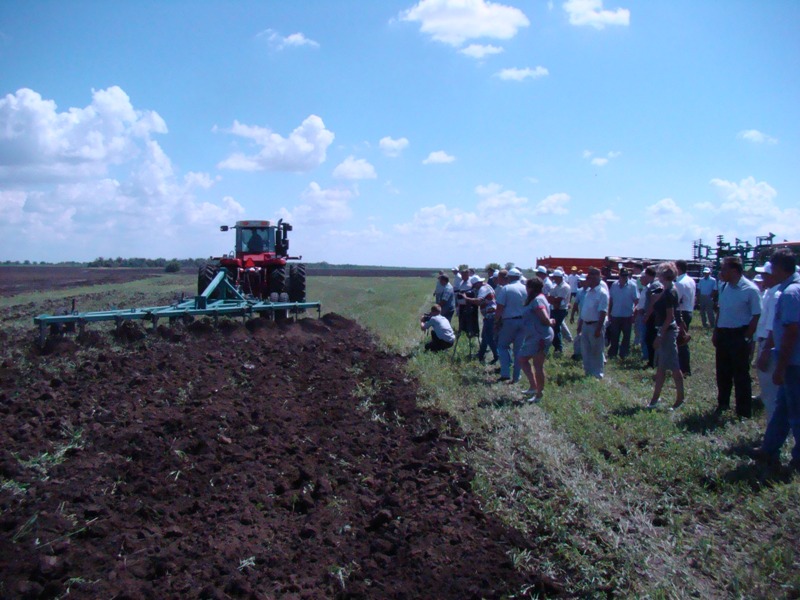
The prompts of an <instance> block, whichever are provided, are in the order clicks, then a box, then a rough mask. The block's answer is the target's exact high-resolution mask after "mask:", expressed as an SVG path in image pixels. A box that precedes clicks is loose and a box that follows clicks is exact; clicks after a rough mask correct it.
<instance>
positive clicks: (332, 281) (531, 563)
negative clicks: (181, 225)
mask: <svg viewBox="0 0 800 600" xmlns="http://www.w3.org/2000/svg"><path fill="white" fill-rule="evenodd" d="M193 286H194V277H189V276H184V275H179V276H176V277H174V278H169V279H167V278H163V277H160V278H156V279H153V280H146V281H139V282H132V283H131V284H125V285H124V286H119V288H118V289H116V290H114V291H115V294H114V301H115V303H116V305H117V306H140V305H142V303H143V302H145V301H147V302H149V303H152V301H153V299H154V298H155V299H160V300H159V301H163V299H164V298H169V297H170V295H175V294H179V293H180V292H181V291H185V292H187V293H190V294H191V293H193ZM433 287H434V281H433V280H432V279H431V280H428V279H418V278H366V277H363V278H362V277H335V278H334V277H316V278H314V277H312V278H310V279H309V282H308V297H309V299H311V300H320V301H321V302H322V305H323V313H327V312H336V313H339V314H341V315H344V316H347V317H351V318H354V319H356V320H358V321H359V322H360V323H361V324H362V325H364V326H365V327H368V328H369V329H370V330H372V331H373V332H375V333H376V334H377V335H378V336H379V338H380V340H381V341H382V343H383V345H384V347H386V348H388V349H389V350H390V351H394V352H397V353H399V354H402V355H404V356H407V357H408V358H409V362H408V370H409V373H410V374H412V375H414V376H416V377H417V378H418V379H419V381H420V383H421V390H420V396H419V399H418V401H419V403H420V404H421V405H422V406H428V407H431V408H435V409H437V410H443V411H445V412H447V413H448V414H449V415H451V416H452V417H453V419H454V422H456V423H457V424H458V428H459V429H458V430H457V431H452V432H446V433H449V434H450V435H455V436H459V437H462V438H464V439H465V441H466V444H465V446H464V447H463V448H462V449H459V450H454V451H453V452H454V455H453V458H454V460H461V461H466V462H468V463H469V464H470V465H471V466H472V467H473V469H474V470H475V472H476V477H475V479H474V482H473V489H474V491H475V492H476V494H478V497H479V499H480V502H481V503H482V505H483V507H484V508H485V510H487V511H488V512H490V513H492V514H494V515H496V516H498V517H499V518H501V519H502V520H503V521H504V522H505V523H507V524H508V525H510V526H512V527H515V528H517V529H519V530H520V531H522V532H524V533H525V534H526V535H527V536H528V539H529V540H530V542H531V544H532V545H533V547H534V548H535V550H534V551H532V552H527V551H523V550H521V549H520V550H516V551H514V552H513V553H512V555H510V560H512V561H513V562H514V564H515V565H516V566H517V568H519V569H520V570H523V571H531V572H534V571H535V572H541V573H545V574H548V575H551V576H552V577H555V578H557V579H559V580H561V581H565V582H566V584H567V587H568V589H569V591H570V592H571V593H572V594H574V595H576V596H578V597H598V598H600V597H602V598H605V597H608V596H609V594H611V595H615V596H617V597H628V598H684V597H691V596H694V597H722V598H727V597H730V598H740V597H741V598H751V597H752V598H784V597H785V598H792V597H795V598H796V597H800V554H799V553H798V552H797V549H798V548H800V519H799V518H798V516H799V515H800V478H799V477H797V476H794V477H792V476H790V475H788V474H786V473H773V472H770V471H767V470H765V469H764V468H763V467H761V466H759V465H757V464H755V463H754V462H753V461H752V460H751V459H750V458H748V455H747V453H746V449H747V448H749V447H751V446H754V445H757V444H758V443H759V441H760V437H761V435H762V433H763V430H764V427H765V423H764V417H763V413H760V412H757V413H756V414H755V416H754V417H753V418H752V419H745V420H739V419H737V418H736V417H734V416H733V415H731V414H727V415H725V416H723V417H721V418H718V417H716V416H715V415H714V414H713V409H714V408H715V404H716V401H715V397H716V387H715V383H714V353H713V348H712V346H711V343H710V336H709V335H708V333H707V332H704V331H702V329H700V327H699V324H695V326H694V327H693V329H692V334H693V340H692V345H691V350H692V366H693V372H694V374H693V376H692V377H691V378H689V379H688V380H687V384H686V386H687V403H686V405H685V406H684V407H682V408H681V409H680V410H679V411H677V412H675V413H670V412H668V411H666V410H663V409H662V410H655V411H649V410H645V409H644V408H643V407H644V405H645V404H646V403H647V401H648V400H649V397H650V394H651V390H652V384H653V382H652V371H647V370H642V369H640V368H639V364H638V362H637V361H635V360H633V359H631V360H627V361H623V362H617V361H612V362H611V363H609V365H608V366H607V369H606V378H605V380H603V381H602V382H600V381H595V380H593V379H592V380H587V379H585V378H584V377H583V373H582V369H581V367H580V365H579V364H577V363H574V362H573V361H571V360H570V359H569V358H568V357H553V356H551V357H550V358H549V359H548V360H547V362H546V365H545V369H546V371H547V374H548V384H547V389H546V394H545V398H544V400H543V401H542V402H541V403H540V404H538V405H528V404H527V403H523V402H522V401H521V400H522V394H521V392H522V390H523V389H524V387H526V386H523V385H522V384H520V385H517V386H509V385H505V384H498V383H493V380H494V379H495V378H496V374H495V373H494V372H493V371H492V369H491V368H489V367H484V366H481V365H479V364H478V363H477V362H475V361H472V360H470V359H469V358H468V356H467V355H468V350H469V348H470V346H469V344H468V343H466V340H463V341H462V342H460V345H459V347H458V350H457V352H456V353H455V355H454V354H453V353H452V352H448V353H441V354H437V355H434V354H430V353H425V352H423V351H422V344H423V342H424V340H425V336H424V335H423V334H422V332H420V331H419V325H418V323H419V316H420V314H421V313H422V312H425V311H426V310H427V309H428V308H429V306H430V303H431V301H432V296H431V293H432V291H433ZM84 291H85V292H86V293H88V296H83V297H82V299H81V301H80V304H79V307H80V308H81V309H83V310H88V309H89V308H106V306H91V303H92V302H108V296H107V295H106V294H105V292H107V291H109V290H103V289H98V287H92V288H87V289H86V290H80V292H84ZM78 293H79V291H76V290H71V291H69V292H61V293H59V294H56V296H58V302H62V303H63V302H64V301H65V300H68V299H69V298H70V297H71V296H72V295H77V294H78ZM48 302H50V303H52V302H53V300H52V299H51V297H48V298H46V299H43V298H41V297H39V298H35V299H30V298H27V299H20V298H19V297H16V299H14V298H11V299H8V298H6V299H2V302H1V303H0V308H4V309H7V310H9V311H11V312H12V313H13V312H14V311H18V312H19V314H20V315H22V313H23V312H24V311H26V310H28V311H30V314H29V315H24V318H23V316H20V317H19V319H18V323H17V324H18V325H19V326H23V325H24V326H25V327H30V328H31V332H32V335H33V331H32V330H33V327H32V324H31V321H30V317H32V316H33V314H36V312H34V311H33V310H32V308H37V307H40V306H41V305H42V304H45V305H46V304H47V303H48ZM475 348H476V344H475V343H474V342H473V344H472V350H473V351H474V350H475ZM374 391H375V390H373V389H369V388H367V387H364V388H363V389H362V390H361V392H363V394H362V395H363V399H362V400H361V401H362V402H363V403H364V411H363V412H364V418H372V416H371V411H370V410H369V404H368V401H369V398H370V396H371V395H372V394H373V393H374ZM673 398H674V388H673V387H672V384H671V383H670V382H668V383H667V385H666V386H665V390H664V393H663V398H662V401H663V404H665V405H667V406H669V405H670V404H671V403H672V401H673ZM791 443H792V442H791V441H790V444H791ZM784 452H785V454H784V457H783V458H784V462H785V461H786V460H787V458H788V454H787V453H788V448H786V449H784ZM2 483H3V485H5V486H13V485H14V484H13V482H9V481H4V482H2ZM19 493H24V490H19ZM332 573H333V574H334V575H336V579H337V581H338V583H339V584H340V585H341V584H343V583H346V577H344V571H340V570H338V569H337V571H336V572H335V573H334V571H333V570H332ZM339 575H341V577H340V576H339Z"/></svg>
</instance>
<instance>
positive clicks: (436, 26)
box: [400, 0, 530, 46]
mask: <svg viewBox="0 0 800 600" xmlns="http://www.w3.org/2000/svg"><path fill="white" fill-rule="evenodd" d="M400 20H402V21H411V22H417V23H419V24H420V31H422V32H423V33H427V34H428V35H430V36H431V37H432V38H433V39H434V40H436V41H439V42H444V43H445V44H450V45H451V46H460V45H461V44H463V43H464V42H465V41H466V40H469V39H477V38H495V39H501V40H507V39H510V38H512V37H514V36H515V35H516V34H517V31H518V30H519V29H520V28H521V27H527V26H528V25H530V22H529V21H528V18H527V17H526V16H525V13H523V12H522V11H521V10H519V9H518V8H514V7H513V6H505V5H503V4H498V3H496V2H488V1H486V0H420V2H418V3H417V4H416V5H414V6H413V7H412V8H410V9H408V10H406V11H403V12H402V13H400Z"/></svg>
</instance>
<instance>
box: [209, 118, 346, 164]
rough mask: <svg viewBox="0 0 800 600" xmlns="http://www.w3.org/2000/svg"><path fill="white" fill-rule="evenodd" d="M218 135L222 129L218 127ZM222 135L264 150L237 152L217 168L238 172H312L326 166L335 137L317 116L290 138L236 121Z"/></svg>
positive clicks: (215, 129) (301, 126)
mask: <svg viewBox="0 0 800 600" xmlns="http://www.w3.org/2000/svg"><path fill="white" fill-rule="evenodd" d="M214 131H218V129H217V128H216V127H215V128H214ZM221 131H224V132H225V133H230V134H233V135H236V136H240V137H242V138H245V139H247V140H250V141H252V142H253V143H254V144H255V145H256V146H260V149H259V150H258V152H256V153H255V154H249V155H248V154H244V153H242V152H235V153H233V154H232V155H231V156H229V157H228V158H226V159H225V160H223V161H222V162H220V163H219V164H218V165H217V167H218V168H220V169H231V170H236V171H289V172H294V173H302V172H307V171H311V170H312V169H314V168H315V167H318V166H319V165H321V164H322V163H323V162H325V158H326V152H327V149H328V146H330V145H331V143H332V142H333V138H334V137H335V136H334V134H333V132H332V131H329V130H327V129H325V124H324V123H323V122H322V119H321V118H320V117H318V116H316V115H310V116H309V117H308V118H306V120H305V121H303V123H302V124H301V125H300V126H299V127H297V128H296V129H295V130H294V131H292V133H290V134H289V136H288V137H283V136H281V135H279V134H277V133H273V132H272V131H271V130H270V129H267V128H265V127H258V126H251V125H244V124H242V123H239V121H234V123H233V126H232V127H231V128H230V129H226V130H221Z"/></svg>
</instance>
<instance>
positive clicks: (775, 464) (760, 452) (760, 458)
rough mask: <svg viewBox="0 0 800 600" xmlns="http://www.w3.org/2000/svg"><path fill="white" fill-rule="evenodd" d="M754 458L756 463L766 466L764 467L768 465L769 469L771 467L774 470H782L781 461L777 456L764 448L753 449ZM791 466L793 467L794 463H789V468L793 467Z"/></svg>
mask: <svg viewBox="0 0 800 600" xmlns="http://www.w3.org/2000/svg"><path fill="white" fill-rule="evenodd" d="M752 457H753V460H754V461H756V462H759V463H761V464H764V465H766V466H768V467H771V468H773V469H777V468H780V466H781V459H780V458H778V457H777V456H774V455H772V454H770V453H768V452H767V451H765V450H764V449H763V448H754V449H753V453H752ZM792 462H794V461H792ZM791 465H792V463H789V466H791Z"/></svg>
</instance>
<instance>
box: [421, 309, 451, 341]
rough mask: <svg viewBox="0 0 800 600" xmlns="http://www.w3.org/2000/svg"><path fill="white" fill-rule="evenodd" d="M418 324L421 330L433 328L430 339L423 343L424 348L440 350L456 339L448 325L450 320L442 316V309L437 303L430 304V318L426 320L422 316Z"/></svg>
mask: <svg viewBox="0 0 800 600" xmlns="http://www.w3.org/2000/svg"><path fill="white" fill-rule="evenodd" d="M419 326H420V329H422V331H427V330H428V329H431V328H433V331H431V341H430V342H428V343H427V344H425V350H430V351H431V352H441V351H442V350H447V349H448V348H452V347H453V343H455V341H456V334H455V332H454V331H453V327H452V326H451V325H450V321H448V320H447V319H445V318H444V317H443V316H442V309H441V307H440V306H439V305H438V304H434V305H433V306H431V316H430V318H429V319H427V320H426V319H424V318H423V319H422V320H421V321H420V322H419Z"/></svg>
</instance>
